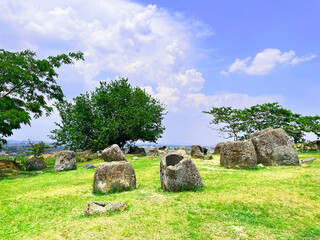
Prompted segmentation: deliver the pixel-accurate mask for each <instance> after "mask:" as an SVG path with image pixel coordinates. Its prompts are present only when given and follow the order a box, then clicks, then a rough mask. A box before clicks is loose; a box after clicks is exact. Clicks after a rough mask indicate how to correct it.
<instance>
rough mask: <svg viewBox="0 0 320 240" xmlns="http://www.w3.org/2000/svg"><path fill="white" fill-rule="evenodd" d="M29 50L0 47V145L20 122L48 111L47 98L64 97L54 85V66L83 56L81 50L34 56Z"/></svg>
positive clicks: (57, 98) (48, 112) (50, 108)
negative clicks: (39, 58)
mask: <svg viewBox="0 0 320 240" xmlns="http://www.w3.org/2000/svg"><path fill="white" fill-rule="evenodd" d="M35 57H36V53H35V52H32V51H30V50H26V51H22V52H9V51H6V50H4V49H0V147H1V145H2V144H3V143H6V140H5V139H4V138H5V137H8V136H11V135H12V130H14V129H19V128H20V127H21V124H30V120H31V116H30V114H33V117H35V118H38V117H40V116H42V114H43V112H45V113H46V115H49V114H50V113H51V112H52V107H50V106H48V104H47V101H46V99H45V96H46V97H47V99H48V100H51V99H54V100H58V101H61V100H62V99H63V97H64V95H63V92H62V90H61V88H60V86H58V85H57V82H56V78H57V77H58V74H57V73H56V71H55V69H57V68H59V67H61V66H62V65H63V64H73V62H74V60H80V59H82V60H83V53H81V52H78V53H72V52H71V53H69V54H61V55H57V56H55V57H53V56H49V57H48V58H47V59H42V60H38V59H36V58H35Z"/></svg>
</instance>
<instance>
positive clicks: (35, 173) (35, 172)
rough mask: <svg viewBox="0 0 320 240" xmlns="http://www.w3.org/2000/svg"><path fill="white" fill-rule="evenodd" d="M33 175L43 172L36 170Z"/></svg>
mask: <svg viewBox="0 0 320 240" xmlns="http://www.w3.org/2000/svg"><path fill="white" fill-rule="evenodd" d="M32 174H33V175H37V174H43V172H42V171H37V172H34V173H32Z"/></svg>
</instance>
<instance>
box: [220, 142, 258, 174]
mask: <svg viewBox="0 0 320 240" xmlns="http://www.w3.org/2000/svg"><path fill="white" fill-rule="evenodd" d="M220 164H221V165H222V166H224V167H229V168H256V167H257V156H256V152H255V149H254V146H253V144H252V142H251V141H243V142H226V143H224V144H223V145H222V146H221V147H220Z"/></svg>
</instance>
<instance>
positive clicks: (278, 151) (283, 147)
mask: <svg viewBox="0 0 320 240" xmlns="http://www.w3.org/2000/svg"><path fill="white" fill-rule="evenodd" d="M249 139H250V140H251V141H252V143H253V145H254V147H255V150H256V153H257V161H258V163H262V164H263V165H265V166H270V165H299V158H298V153H297V150H296V149H295V147H294V145H293V143H292V142H291V140H290V138H289V136H288V135H287V133H286V132H285V131H284V130H283V129H281V128H277V129H272V128H267V129H264V130H262V131H260V132H257V133H254V134H252V135H251V136H250V138H249Z"/></svg>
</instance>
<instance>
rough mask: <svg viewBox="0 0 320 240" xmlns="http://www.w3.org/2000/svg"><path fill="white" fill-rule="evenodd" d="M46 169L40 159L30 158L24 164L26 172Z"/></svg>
mask: <svg viewBox="0 0 320 240" xmlns="http://www.w3.org/2000/svg"><path fill="white" fill-rule="evenodd" d="M45 168H47V165H46V163H45V162H44V161H43V160H42V159H40V158H36V157H33V158H30V159H28V160H27V162H26V170H27V171H34V170H41V169H45Z"/></svg>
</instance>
